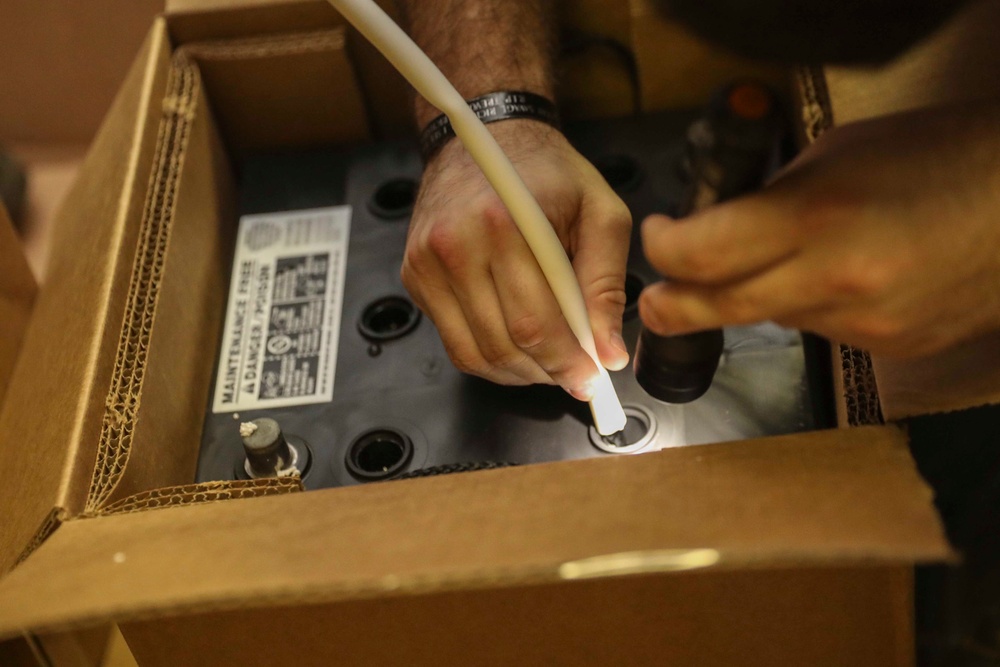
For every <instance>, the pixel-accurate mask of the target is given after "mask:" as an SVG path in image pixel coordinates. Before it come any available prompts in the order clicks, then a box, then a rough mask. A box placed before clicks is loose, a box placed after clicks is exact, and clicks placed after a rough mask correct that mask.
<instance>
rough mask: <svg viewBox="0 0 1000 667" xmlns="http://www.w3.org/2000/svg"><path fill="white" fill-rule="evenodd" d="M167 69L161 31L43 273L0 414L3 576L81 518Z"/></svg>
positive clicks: (74, 194) (102, 140)
mask: <svg viewBox="0 0 1000 667" xmlns="http://www.w3.org/2000/svg"><path fill="white" fill-rule="evenodd" d="M168 65H169V44H168V43H167V37H166V30H165V27H164V25H163V22H162V20H158V21H157V22H156V23H155V24H154V26H153V28H152V30H151V31H150V34H149V36H148V37H147V39H146V42H145V44H144V46H143V49H142V51H141V52H140V54H139V57H138V58H137V59H136V62H135V64H134V65H133V67H132V69H131V71H130V72H129V75H128V78H127V79H126V81H125V83H124V85H123V87H122V89H121V92H120V93H119V95H118V97H117V98H116V100H115V103H114V105H113V106H112V108H111V110H110V111H109V113H108V116H107V118H106V120H105V122H104V124H103V126H102V127H101V130H100V132H99V133H98V135H97V137H96V139H95V140H94V143H93V145H92V147H91V150H90V152H89V153H88V155H87V158H86V161H85V162H84V164H83V167H82V169H81V173H80V177H79V179H78V180H77V182H76V183H75V185H74V186H73V188H72V189H71V190H70V192H69V194H68V195H67V197H66V200H65V202H64V204H63V206H62V208H61V209H60V214H59V216H58V219H57V222H56V230H55V234H54V243H53V248H52V255H51V259H50V268H49V273H48V276H47V278H46V283H45V286H44V288H43V289H42V290H41V292H40V293H39V296H38V299H37V301H36V303H35V310H34V314H33V316H32V319H31V322H30V324H29V328H28V330H27V332H26V334H25V338H24V343H23V346H22V349H21V359H22V361H21V363H19V364H18V366H17V368H16V369H15V372H14V374H13V376H12V377H11V383H10V387H9V395H8V399H7V400H6V401H5V403H4V406H3V412H2V413H0V433H3V436H2V437H0V453H2V455H3V460H4V464H5V467H6V469H5V479H4V483H3V484H0V507H5V508H14V509H13V511H9V512H8V513H7V514H6V516H5V517H4V521H3V522H2V523H3V532H2V535H0V573H3V572H5V571H6V570H7V569H9V567H10V566H11V565H12V564H13V563H14V561H15V560H16V559H17V557H18V555H19V554H20V553H21V552H22V550H23V549H24V548H25V546H26V545H27V544H28V543H29V542H30V541H31V539H32V536H33V535H35V534H36V533H37V532H38V531H39V529H40V527H42V526H43V525H51V523H50V522H48V518H51V517H52V516H53V508H54V507H62V508H65V509H68V510H70V511H71V512H72V511H77V510H78V509H79V507H80V506H82V503H83V499H84V496H85V494H86V488H87V486H88V485H89V483H90V474H91V472H92V470H93V464H94V456H95V450H96V441H97V434H98V432H99V430H100V419H101V415H102V412H103V411H102V410H101V403H102V402H103V400H104V397H105V394H106V392H107V387H108V384H109V383H110V380H111V374H112V370H113V368H112V362H113V360H114V355H113V354H106V353H105V352H106V351H107V350H108V349H109V346H110V349H114V348H113V346H114V345H115V343H116V342H117V338H116V334H117V331H115V330H113V329H116V328H117V325H118V323H119V322H120V321H121V318H122V312H121V309H122V308H123V306H124V302H125V299H124V295H123V294H122V291H123V290H124V289H125V288H126V287H127V283H128V272H129V268H130V261H129V260H130V257H131V255H132V254H134V252H135V247H136V241H137V239H136V237H135V235H134V231H135V228H134V226H130V225H128V224H127V221H128V220H130V219H133V218H134V217H136V216H138V215H140V213H141V211H142V206H143V203H144V201H143V200H144V195H145V184H146V181H147V180H148V179H149V174H150V169H151V165H152V161H153V149H154V146H155V145H156V132H157V128H158V126H159V118H160V104H159V102H160V100H162V99H163V92H164V86H165V81H166V72H167V69H168ZM106 323H110V324H111V327H110V328H111V329H112V330H111V331H110V333H109V332H108V331H107V330H106V328H105V324H106ZM40 406H46V409H44V410H42V409H39V408H40Z"/></svg>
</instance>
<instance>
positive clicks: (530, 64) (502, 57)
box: [397, 0, 555, 127]
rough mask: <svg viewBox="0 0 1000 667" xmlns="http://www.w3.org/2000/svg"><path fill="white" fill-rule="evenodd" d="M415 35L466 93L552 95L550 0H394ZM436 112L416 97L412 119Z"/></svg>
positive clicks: (423, 119) (419, 119)
mask: <svg viewBox="0 0 1000 667" xmlns="http://www.w3.org/2000/svg"><path fill="white" fill-rule="evenodd" d="M397 2H398V4H399V5H400V9H401V11H402V12H403V19H404V23H405V25H406V27H407V29H408V31H409V33H410V36H411V37H413V39H414V41H416V42H417V44H419V45H420V47H421V48H422V49H423V50H424V51H425V52H426V53H427V55H428V56H430V58H431V60H433V61H434V63H435V64H436V65H437V66H438V67H439V68H440V69H441V71H442V72H444V75H445V76H446V77H448V80H449V81H451V82H452V84H453V85H454V86H455V88H457V89H458V92H459V93H461V94H462V96H463V97H464V98H466V99H470V98H472V97H476V96H478V95H482V94H484V93H489V92H493V91H496V90H527V91H529V92H533V93H537V94H539V95H544V96H545V97H548V98H549V99H552V98H553V96H554V94H555V90H554V83H553V75H552V69H553V68H552V53H553V49H554V27H553V23H554V16H553V13H554V2H553V1H552V0H523V1H521V0H472V1H470V0H397ZM439 113H440V112H439V111H437V110H436V109H435V108H434V107H432V106H431V105H430V104H428V103H427V101H426V100H424V99H423V98H422V97H419V96H418V97H417V101H416V118H417V125H418V126H419V127H424V126H425V125H427V123H429V122H430V121H431V120H432V119H433V118H434V117H435V116H437V115H438V114H439Z"/></svg>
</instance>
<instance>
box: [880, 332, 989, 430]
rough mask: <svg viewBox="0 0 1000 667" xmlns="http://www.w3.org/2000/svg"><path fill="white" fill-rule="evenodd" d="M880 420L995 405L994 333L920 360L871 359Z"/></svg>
mask: <svg viewBox="0 0 1000 667" xmlns="http://www.w3.org/2000/svg"><path fill="white" fill-rule="evenodd" d="M872 365H873V366H874V368H875V376H876V377H877V378H878V388H879V396H880V398H881V401H882V412H883V414H884V415H885V418H886V419H889V420H899V419H905V418H907V417H914V416H917V415H927V414H933V413H935V412H949V411H952V410H962V409H965V408H972V407H978V406H981V405H987V404H995V403H1000V332H996V333H992V334H988V335H986V336H982V337H980V338H977V339H975V340H971V341H966V342H964V343H959V344H958V345H955V346H953V347H951V348H949V349H948V350H945V351H944V352H941V353H938V354H935V355H932V356H930V357H927V358H925V359H911V360H899V359H882V358H879V357H872Z"/></svg>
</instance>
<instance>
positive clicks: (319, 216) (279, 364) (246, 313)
mask: <svg viewBox="0 0 1000 667" xmlns="http://www.w3.org/2000/svg"><path fill="white" fill-rule="evenodd" d="M350 226H351V207H350V206H336V207H332V208H317V209H310V210H305V211H288V212H282V213H267V214H263V215H245V216H243V217H242V218H241V219H240V228H239V233H238V234H237V238H236V257H235V258H234V260H233V275H232V283H231V285H230V288H229V304H228V307H227V308H226V326H225V329H224V334H223V340H222V350H221V352H220V356H219V372H218V376H217V377H216V380H215V398H214V401H213V405H212V411H213V412H234V411H237V410H259V409H262V408H277V407H288V406H292V405H306V404H309V403H325V402H328V401H331V400H333V379H334V374H335V372H336V368H337V344H338V339H339V334H340V313H341V309H342V307H343V298H344V276H345V274H346V271H347V243H348V239H349V237H350Z"/></svg>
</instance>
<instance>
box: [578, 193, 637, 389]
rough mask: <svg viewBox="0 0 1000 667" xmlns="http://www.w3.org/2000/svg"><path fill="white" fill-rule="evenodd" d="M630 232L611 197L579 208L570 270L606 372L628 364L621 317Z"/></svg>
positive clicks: (620, 208)
mask: <svg viewBox="0 0 1000 667" xmlns="http://www.w3.org/2000/svg"><path fill="white" fill-rule="evenodd" d="M631 231H632V216H631V214H630V213H629V210H628V208H627V207H626V206H625V204H624V203H623V202H622V201H621V200H620V199H618V197H617V196H616V195H614V194H613V193H610V192H609V193H608V194H607V197H606V201H603V202H602V204H601V205H599V206H590V207H583V208H582V209H581V216H580V227H579V234H578V236H577V242H576V252H575V253H574V256H573V268H574V270H575V271H576V277H577V279H578V280H579V281H580V289H581V290H582V291H583V298H584V301H585V302H586V304H587V313H588V314H589V316H590V326H591V327H592V328H593V330H594V341H595V343H596V344H597V356H598V357H599V358H600V360H601V363H602V364H603V365H604V367H605V368H609V369H611V370H621V369H622V368H625V366H627V365H628V352H627V351H626V349H625V342H624V341H623V340H622V315H623V314H624V312H625V268H626V265H627V264H628V247H629V240H630V237H631Z"/></svg>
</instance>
